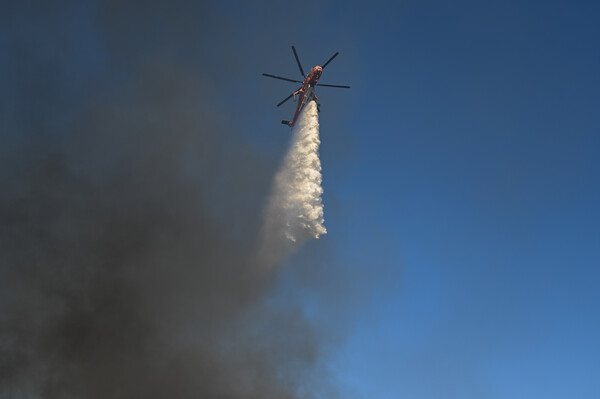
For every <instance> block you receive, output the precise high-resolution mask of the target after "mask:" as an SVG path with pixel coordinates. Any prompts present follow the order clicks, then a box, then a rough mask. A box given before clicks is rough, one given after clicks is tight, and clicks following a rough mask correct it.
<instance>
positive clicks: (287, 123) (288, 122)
mask: <svg viewBox="0 0 600 399" xmlns="http://www.w3.org/2000/svg"><path fill="white" fill-rule="evenodd" d="M281 124H282V125H288V126H289V127H292V122H290V121H281Z"/></svg>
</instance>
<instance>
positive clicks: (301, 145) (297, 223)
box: [263, 101, 327, 257]
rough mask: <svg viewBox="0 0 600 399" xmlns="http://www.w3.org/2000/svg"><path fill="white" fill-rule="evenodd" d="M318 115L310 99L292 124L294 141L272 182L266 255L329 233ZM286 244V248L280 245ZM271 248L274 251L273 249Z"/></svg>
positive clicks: (267, 219)
mask: <svg viewBox="0 0 600 399" xmlns="http://www.w3.org/2000/svg"><path fill="white" fill-rule="evenodd" d="M320 144H321V140H320V139H319V115H318V112H317V104H316V103H315V102H314V101H310V102H309V103H308V104H307V105H306V106H305V107H304V110H303V111H302V113H301V114H300V116H299V118H298V121H297V122H296V124H295V126H294V127H293V128H292V143H291V146H290V149H289V151H288V153H287V154H286V156H285V159H284V160H283V164H282V166H281V168H280V169H279V171H278V172H277V174H276V175H275V180H274V184H273V191H272V194H271V198H270V200H269V205H268V207H267V210H266V215H265V216H266V220H265V225H264V238H263V240H264V241H263V247H268V248H263V255H264V251H268V250H270V252H271V254H273V255H274V256H275V257H280V256H281V254H283V253H285V252H289V250H293V249H296V248H298V247H299V246H300V245H302V244H303V243H304V242H306V241H307V240H309V239H311V238H319V237H320V236H321V235H323V234H325V233H327V230H326V229H325V226H324V225H323V223H324V219H323V202H322V199H321V194H323V188H322V187H321V182H322V180H323V178H322V176H321V161H320V159H319V145H320ZM279 248H283V249H286V250H285V251H283V250H282V251H281V253H279V254H277V253H278V252H280V251H279V250H278V249H279ZM272 251H275V253H273V252H272Z"/></svg>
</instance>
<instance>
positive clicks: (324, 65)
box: [321, 52, 339, 68]
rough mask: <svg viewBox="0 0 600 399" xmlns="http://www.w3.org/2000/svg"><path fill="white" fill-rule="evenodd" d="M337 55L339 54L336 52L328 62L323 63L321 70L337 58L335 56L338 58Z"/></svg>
mask: <svg viewBox="0 0 600 399" xmlns="http://www.w3.org/2000/svg"><path fill="white" fill-rule="evenodd" d="M338 54H339V52H337V53H335V54H334V55H332V56H331V58H330V59H329V60H328V61H327V62H326V63H324V64H323V66H322V67H321V68H325V67H326V66H327V64H329V63H330V62H331V61H333V59H334V58H335V57H337V56H338Z"/></svg>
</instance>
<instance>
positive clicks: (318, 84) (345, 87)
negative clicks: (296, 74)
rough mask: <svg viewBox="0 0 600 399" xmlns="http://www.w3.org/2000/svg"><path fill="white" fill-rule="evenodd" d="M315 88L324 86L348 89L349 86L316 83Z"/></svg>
mask: <svg viewBox="0 0 600 399" xmlns="http://www.w3.org/2000/svg"><path fill="white" fill-rule="evenodd" d="M317 86H325V87H339V88H340V89H349V88H350V86H340V85H326V84H324V83H317Z"/></svg>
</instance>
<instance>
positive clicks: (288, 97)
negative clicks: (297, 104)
mask: <svg viewBox="0 0 600 399" xmlns="http://www.w3.org/2000/svg"><path fill="white" fill-rule="evenodd" d="M293 95H294V93H292V94H290V95H289V96H287V97H286V98H284V99H283V101H282V102H280V103H279V104H277V106H278V107H279V106H280V105H281V104H283V103H284V102H286V101H287V100H289V99H290V98H292V96H293Z"/></svg>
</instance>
